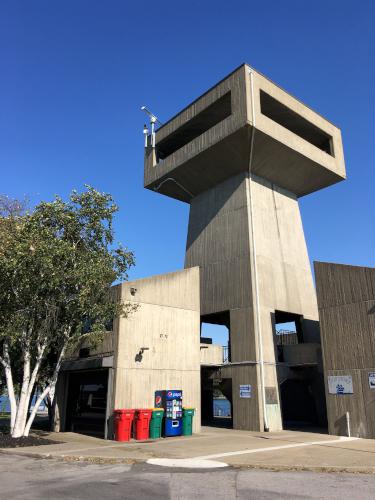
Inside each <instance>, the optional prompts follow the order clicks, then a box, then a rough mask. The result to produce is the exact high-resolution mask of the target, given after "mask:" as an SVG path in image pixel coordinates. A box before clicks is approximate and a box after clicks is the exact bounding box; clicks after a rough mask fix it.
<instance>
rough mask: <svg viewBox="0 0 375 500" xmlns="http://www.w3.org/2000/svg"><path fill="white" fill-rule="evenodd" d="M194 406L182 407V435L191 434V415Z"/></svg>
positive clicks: (192, 414)
mask: <svg viewBox="0 0 375 500" xmlns="http://www.w3.org/2000/svg"><path fill="white" fill-rule="evenodd" d="M194 413H195V408H182V435H183V436H191V435H192V434H193V417H194Z"/></svg>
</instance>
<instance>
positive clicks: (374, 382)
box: [368, 372, 375, 389]
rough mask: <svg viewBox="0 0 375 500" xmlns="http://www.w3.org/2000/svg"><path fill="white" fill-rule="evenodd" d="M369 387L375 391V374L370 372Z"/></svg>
mask: <svg viewBox="0 0 375 500" xmlns="http://www.w3.org/2000/svg"><path fill="white" fill-rule="evenodd" d="M368 385H369V386H370V389H375V372H370V373H369V374H368Z"/></svg>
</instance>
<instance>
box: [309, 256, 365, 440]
mask: <svg viewBox="0 0 375 500" xmlns="http://www.w3.org/2000/svg"><path fill="white" fill-rule="evenodd" d="M314 266H315V276H316V287H317V295H318V307H319V318H320V328H321V337H322V347H323V361H324V376H325V384H326V398H327V410H328V411H327V415H328V424H329V433H330V434H338V435H341V436H347V435H348V426H349V429H350V434H351V435H352V436H358V437H362V438H372V439H374V438H375V269H374V268H368V267H356V266H346V265H341V264H329V263H325V262H315V263H314ZM347 414H348V416H349V422H348V421H347Z"/></svg>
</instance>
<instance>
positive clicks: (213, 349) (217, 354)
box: [200, 344, 223, 365]
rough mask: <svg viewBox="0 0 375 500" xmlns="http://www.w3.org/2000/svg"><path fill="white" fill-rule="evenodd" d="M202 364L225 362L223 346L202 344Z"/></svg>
mask: <svg viewBox="0 0 375 500" xmlns="http://www.w3.org/2000/svg"><path fill="white" fill-rule="evenodd" d="M200 350H201V353H200V354H201V355H200V360H201V365H221V364H222V362H223V346H221V345H217V344H201V346H200Z"/></svg>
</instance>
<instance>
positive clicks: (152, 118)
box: [141, 106, 162, 148]
mask: <svg viewBox="0 0 375 500" xmlns="http://www.w3.org/2000/svg"><path fill="white" fill-rule="evenodd" d="M141 111H144V112H145V113H146V114H147V115H148V116H149V118H150V124H151V146H152V147H153V148H154V147H155V123H158V124H159V125H162V123H161V121H160V120H159V118H158V117H157V116H155V115H154V114H153V113H151V111H150V110H149V109H147V108H146V106H141ZM148 132H149V131H148V128H147V126H146V125H145V126H144V127H143V133H144V135H145V147H147V136H148Z"/></svg>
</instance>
